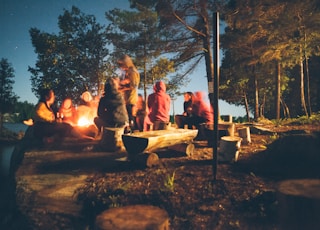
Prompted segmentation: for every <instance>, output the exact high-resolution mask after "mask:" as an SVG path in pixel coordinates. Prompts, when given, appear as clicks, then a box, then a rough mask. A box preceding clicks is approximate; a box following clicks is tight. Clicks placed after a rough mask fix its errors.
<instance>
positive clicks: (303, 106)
mask: <svg viewBox="0 0 320 230" xmlns="http://www.w3.org/2000/svg"><path fill="white" fill-rule="evenodd" d="M300 98H301V107H302V110H303V112H304V114H305V115H306V116H307V117H308V116H309V115H308V111H307V106H306V100H305V97H304V74H303V58H302V56H301V57H300Z"/></svg>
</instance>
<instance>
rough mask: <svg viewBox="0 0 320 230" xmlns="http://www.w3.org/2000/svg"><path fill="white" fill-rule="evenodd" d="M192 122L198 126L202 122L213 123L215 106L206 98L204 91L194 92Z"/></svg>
mask: <svg viewBox="0 0 320 230" xmlns="http://www.w3.org/2000/svg"><path fill="white" fill-rule="evenodd" d="M192 112H193V116H192V123H193V125H194V126H196V128H199V125H200V124H202V123H206V124H212V123H213V108H212V106H211V105H210V104H208V103H207V102H206V101H205V99H204V93H203V92H201V91H197V92H195V93H194V103H193V106H192Z"/></svg>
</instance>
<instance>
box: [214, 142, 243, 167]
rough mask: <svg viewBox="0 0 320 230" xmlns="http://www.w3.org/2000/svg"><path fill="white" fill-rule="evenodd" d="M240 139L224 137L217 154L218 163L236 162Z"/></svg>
mask: <svg viewBox="0 0 320 230" xmlns="http://www.w3.org/2000/svg"><path fill="white" fill-rule="evenodd" d="M241 140H242V139H241V138H240V137H233V136H224V137H221V140H220V149H219V153H218V161H221V162H231V161H233V160H234V161H237V156H238V153H239V149H240V145H241Z"/></svg>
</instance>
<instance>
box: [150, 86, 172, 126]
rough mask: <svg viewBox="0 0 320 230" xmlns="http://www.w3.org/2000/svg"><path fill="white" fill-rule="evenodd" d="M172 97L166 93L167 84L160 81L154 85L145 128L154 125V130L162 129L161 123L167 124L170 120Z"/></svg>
mask: <svg viewBox="0 0 320 230" xmlns="http://www.w3.org/2000/svg"><path fill="white" fill-rule="evenodd" d="M170 104H171V98H170V96H169V95H168V94H167V93H166V84H165V83H164V82H163V81H158V82H156V83H155V84H154V86H153V93H152V94H150V95H149V96H148V99H147V109H148V115H147V119H146V125H145V130H148V129H149V128H148V126H150V125H153V129H154V130H158V129H162V128H161V127H160V125H159V124H167V123H169V121H170Z"/></svg>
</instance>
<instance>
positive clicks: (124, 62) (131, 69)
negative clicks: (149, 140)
mask: <svg viewBox="0 0 320 230" xmlns="http://www.w3.org/2000/svg"><path fill="white" fill-rule="evenodd" d="M118 64H119V67H120V68H121V69H122V70H123V71H125V77H124V79H122V80H121V81H120V88H119V90H120V91H121V92H123V96H124V100H125V103H126V108H127V113H128V117H129V124H130V127H131V129H136V128H137V125H136V113H137V102H138V86H139V83H140V73H139V72H138V70H137V68H136V67H135V65H134V64H133V61H132V59H131V58H130V57H129V56H128V55H124V56H122V57H121V58H120V59H119V60H118Z"/></svg>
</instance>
